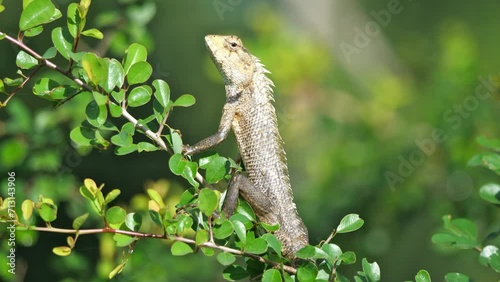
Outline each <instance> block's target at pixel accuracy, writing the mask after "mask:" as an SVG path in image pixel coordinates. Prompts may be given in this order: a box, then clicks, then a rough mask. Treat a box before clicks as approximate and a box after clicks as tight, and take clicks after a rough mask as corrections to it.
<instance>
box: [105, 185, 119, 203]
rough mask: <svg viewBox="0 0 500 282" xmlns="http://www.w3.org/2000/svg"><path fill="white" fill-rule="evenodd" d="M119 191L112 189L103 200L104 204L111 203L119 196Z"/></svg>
mask: <svg viewBox="0 0 500 282" xmlns="http://www.w3.org/2000/svg"><path fill="white" fill-rule="evenodd" d="M120 193H121V191H120V190H119V189H113V190H111V191H110V192H109V193H108V194H107V195H106V198H104V204H106V205H107V204H109V203H111V202H112V201H113V200H114V199H116V197H118V195H120Z"/></svg>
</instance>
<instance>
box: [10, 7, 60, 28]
mask: <svg viewBox="0 0 500 282" xmlns="http://www.w3.org/2000/svg"><path fill="white" fill-rule="evenodd" d="M55 13H56V7H55V6H54V4H52V1H50V0H36V1H33V2H31V3H30V4H29V5H28V6H26V7H25V8H24V9H23V12H22V13H21V18H20V19H19V29H20V30H27V29H30V28H32V27H35V26H38V25H41V24H45V23H49V22H51V21H52V20H53V19H52V17H53V16H54V14H55Z"/></svg>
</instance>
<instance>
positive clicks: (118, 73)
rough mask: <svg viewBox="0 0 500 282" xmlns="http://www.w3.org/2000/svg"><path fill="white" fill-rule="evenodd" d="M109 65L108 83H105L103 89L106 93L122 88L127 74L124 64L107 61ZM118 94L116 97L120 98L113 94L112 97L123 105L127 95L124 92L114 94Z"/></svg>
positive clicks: (114, 60)
mask: <svg viewBox="0 0 500 282" xmlns="http://www.w3.org/2000/svg"><path fill="white" fill-rule="evenodd" d="M107 62H108V64H107V66H108V69H107V73H108V74H107V76H106V81H105V82H104V83H103V88H104V91H106V92H108V93H109V92H111V91H112V90H113V89H114V88H115V87H119V88H121V87H122V86H123V82H124V79H125V72H124V71H123V67H122V64H120V62H118V61H117V60H116V59H111V60H108V61H107ZM113 92H114V91H113ZM114 93H116V94H115V95H117V94H118V95H120V96H118V97H117V96H115V95H113V93H111V95H112V96H113V98H115V99H116V101H117V102H118V103H121V101H123V99H124V97H125V95H124V92H123V90H121V91H120V92H114Z"/></svg>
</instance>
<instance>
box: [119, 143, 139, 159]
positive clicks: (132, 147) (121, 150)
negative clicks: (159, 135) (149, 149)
mask: <svg viewBox="0 0 500 282" xmlns="http://www.w3.org/2000/svg"><path fill="white" fill-rule="evenodd" d="M135 151H137V145H136V144H132V145H130V146H128V147H118V148H116V149H115V154H116V155H117V156H125V155H128V154H131V153H133V152H135Z"/></svg>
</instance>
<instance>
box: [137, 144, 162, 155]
mask: <svg viewBox="0 0 500 282" xmlns="http://www.w3.org/2000/svg"><path fill="white" fill-rule="evenodd" d="M137 150H138V151H139V153H141V152H154V151H158V147H156V146H155V145H153V144H151V143H149V142H139V143H138V144H137Z"/></svg>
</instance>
